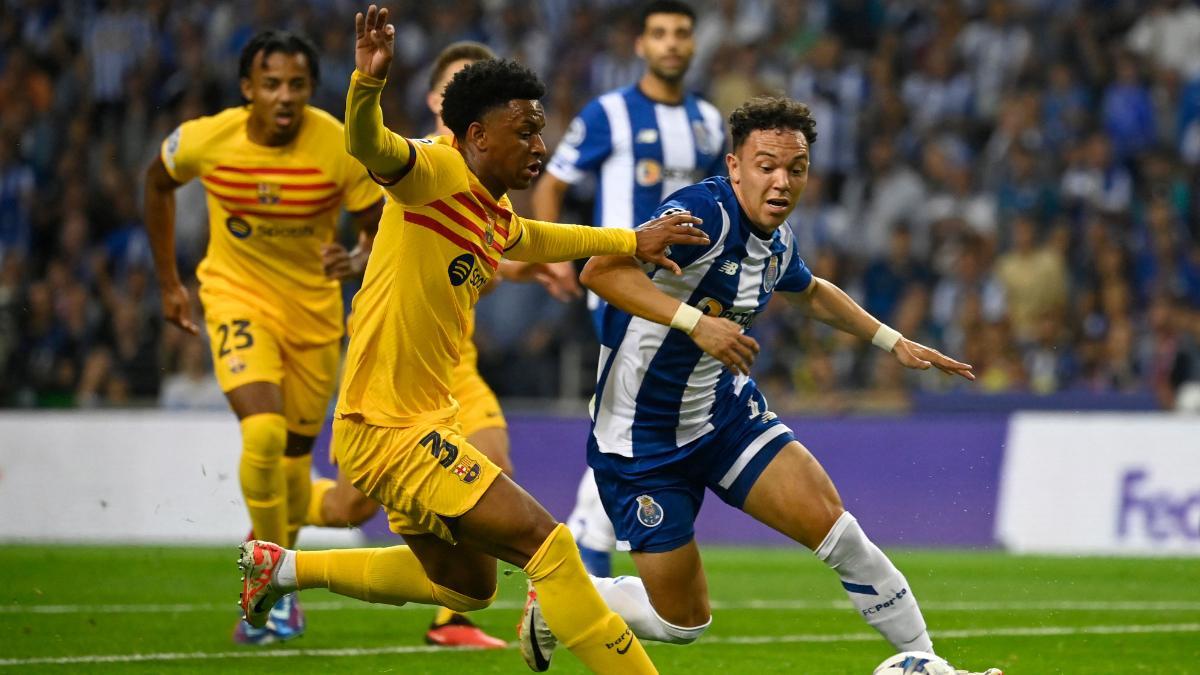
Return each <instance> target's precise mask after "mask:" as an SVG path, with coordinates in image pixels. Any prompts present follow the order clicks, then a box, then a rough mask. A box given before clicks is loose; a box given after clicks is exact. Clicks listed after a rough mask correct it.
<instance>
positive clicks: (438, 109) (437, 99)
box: [425, 91, 442, 119]
mask: <svg viewBox="0 0 1200 675" xmlns="http://www.w3.org/2000/svg"><path fill="white" fill-rule="evenodd" d="M425 105H427V106H429V112H431V113H433V115H434V117H437V118H438V119H441V117H442V96H441V94H439V93H438V92H436V91H431V92H429V93H428V94H425Z"/></svg>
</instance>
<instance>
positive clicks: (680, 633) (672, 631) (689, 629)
mask: <svg viewBox="0 0 1200 675" xmlns="http://www.w3.org/2000/svg"><path fill="white" fill-rule="evenodd" d="M651 611H653V612H654V618H656V619H658V623H659V625H660V626H661V627H662V632H663V634H664V635H665V636H666V637H667V639H666V640H665V642H669V643H671V644H673V645H688V644H691V643H693V642H695V641H696V640H698V639H700V636H701V635H704V631H706V630H708V627H709V626H711V625H712V615H711V614H710V613H709V612H707V611H703V612H701V611H696V612H694V614H695V615H694V616H692V617H690V618H689V620H688V621H687V622H686V624H684V625H680V624H678V623H671V622H670V621H667V620H666V619H664V618H662V617H661V616H659V614H658V612H657V611H654V609H653V608H651Z"/></svg>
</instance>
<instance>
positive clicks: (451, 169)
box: [337, 73, 635, 427]
mask: <svg viewBox="0 0 1200 675" xmlns="http://www.w3.org/2000/svg"><path fill="white" fill-rule="evenodd" d="M356 75H357V73H356ZM353 87H354V85H353V84H352V89H351V93H350V96H351V105H354V104H355V101H354V99H353V97H354V96H355V93H356V92H355V90H354V88H353ZM389 133H390V132H389ZM402 142H403V143H406V144H407V146H408V153H407V154H408V165H407V169H406V174H405V176H404V177H403V178H402V179H400V180H399V181H397V182H396V183H395V184H394V185H391V186H389V187H388V188H387V191H388V194H389V199H388V200H387V204H386V205H385V206H384V211H383V217H382V218H381V219H380V223H379V233H378V234H377V235H376V237H375V245H374V247H373V248H372V250H371V257H370V259H369V261H368V262H367V272H366V276H365V277H364V279H363V285H362V289H361V290H360V291H359V292H358V294H357V295H356V296H355V297H354V307H353V311H352V314H351V318H350V346H349V349H348V351H347V354H346V362H345V369H344V373H343V376H342V386H341V393H340V395H339V397H338V405H337V416H338V417H346V416H350V415H354V416H360V417H361V418H362V419H363V421H365V422H367V423H368V424H374V425H379V426H398V427H403V426H411V425H414V424H418V423H425V422H436V421H442V420H447V419H450V418H453V417H454V415H455V414H456V413H457V410H458V404H457V403H456V402H455V401H454V399H453V397H452V396H451V394H450V389H451V381H452V380H451V373H452V371H453V370H454V368H455V366H456V365H457V364H458V363H459V359H460V355H461V349H462V347H463V344H464V343H463V338H464V335H465V334H466V333H467V332H468V329H469V327H470V323H471V322H470V318H471V316H470V312H471V311H472V309H473V308H474V306H475V303H476V301H478V299H479V289H481V288H482V287H483V286H484V284H486V283H487V282H488V280H489V279H491V277H492V275H493V274H495V272H496V268H497V267H498V266H499V261H500V257H501V255H502V254H508V255H511V256H512V257H513V258H514V259H517V260H530V261H535V262H536V261H551V260H559V259H571V258H576V257H582V256H584V255H588V254H589V253H596V254H603V253H610V254H631V253H633V250H634V248H635V241H634V237H633V233H632V232H630V231H627V230H618V229H605V228H590V227H583V226H573V227H572V226H562V225H556V224H551V223H542V222H539V221H534V220H528V219H525V218H521V217H519V216H516V215H514V214H513V213H512V210H511V204H510V203H509V201H508V198H507V197H501V198H500V199H499V200H495V199H493V198H492V197H491V195H490V194H489V193H488V192H487V190H486V189H485V188H484V187H483V185H482V184H481V183H480V182H479V179H478V178H476V177H475V175H474V174H473V173H471V171H470V169H469V168H468V167H467V163H466V160H465V159H464V158H463V156H462V154H461V153H460V152H459V151H458V149H457V148H455V147H454V145H453V139H451V138H448V137H444V136H443V137H438V138H437V139H434V140H416V139H412V140H407V139H406V140H404V141H402Z"/></svg>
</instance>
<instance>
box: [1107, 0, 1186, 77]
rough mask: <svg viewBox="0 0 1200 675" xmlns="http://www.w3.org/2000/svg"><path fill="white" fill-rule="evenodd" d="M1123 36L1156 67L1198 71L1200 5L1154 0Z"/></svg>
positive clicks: (1184, 0)
mask: <svg viewBox="0 0 1200 675" xmlns="http://www.w3.org/2000/svg"><path fill="white" fill-rule="evenodd" d="M1147 4H1149V5H1150V8H1149V11H1148V12H1145V13H1144V14H1143V15H1142V17H1141V18H1140V19H1138V21H1137V23H1135V24H1134V25H1133V28H1131V29H1130V30H1129V33H1128V35H1126V37H1125V42H1126V44H1127V45H1128V46H1129V48H1130V49H1132V50H1134V51H1135V52H1137V53H1139V54H1142V55H1143V56H1146V57H1148V58H1149V59H1150V60H1151V61H1152V62H1153V63H1154V65H1155V66H1156V67H1158V68H1172V69H1174V70H1177V71H1179V72H1180V73H1181V74H1183V75H1184V76H1186V77H1189V78H1192V77H1196V76H1198V75H1200V59H1197V58H1196V55H1197V54H1200V8H1197V7H1196V6H1195V5H1194V4H1193V3H1191V2H1189V1H1188V0H1153V1H1152V2H1150V3H1147Z"/></svg>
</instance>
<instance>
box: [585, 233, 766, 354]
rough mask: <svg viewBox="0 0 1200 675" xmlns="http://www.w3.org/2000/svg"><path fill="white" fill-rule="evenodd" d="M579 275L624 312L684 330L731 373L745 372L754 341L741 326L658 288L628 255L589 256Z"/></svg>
mask: <svg viewBox="0 0 1200 675" xmlns="http://www.w3.org/2000/svg"><path fill="white" fill-rule="evenodd" d="M579 280H580V281H582V282H583V284H584V285H585V286H587V287H588V288H590V289H592V291H594V292H595V293H596V294H597V295H599V296H600V297H602V298H604V299H605V300H606V301H607V302H608V303H609V304H611V305H613V306H614V307H616V308H618V309H620V310H622V311H624V312H628V313H630V314H632V315H634V316H639V317H641V318H643V319H646V320H647V321H653V322H655V323H659V324H662V325H664V326H671V327H672V328H676V329H678V330H681V331H683V332H684V333H687V334H688V335H690V336H691V338H692V340H694V341H695V342H696V345H697V346H698V347H700V349H702V350H704V352H705V353H707V354H708V355H710V356H712V357H713V358H715V359H717V360H718V361H720V362H721V363H723V364H725V366H726V367H728V368H729V369H730V370H732V371H733V372H735V373H741V374H747V375H748V374H749V373H750V366H751V365H753V363H754V357H755V355H756V354H758V342H756V341H755V340H754V338H751V337H749V336H747V335H743V334H742V329H741V326H739V325H737V324H736V323H734V322H732V321H730V320H729V319H721V318H718V317H712V316H705V315H703V314H702V313H701V312H700V310H698V309H696V308H695V307H692V306H690V305H685V304H683V303H682V302H680V301H679V300H676V299H675V298H672V297H671V296H669V295H667V294H666V293H664V292H662V291H661V290H659V288H658V287H657V286H655V285H654V282H652V281H651V280H650V277H648V276H646V273H645V271H643V270H642V268H641V266H640V265H638V263H637V260H635V259H633V258H631V257H629V256H601V257H595V258H592V259H591V260H589V261H588V263H587V265H585V266H584V268H583V273H582V274H580V275H579Z"/></svg>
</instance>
